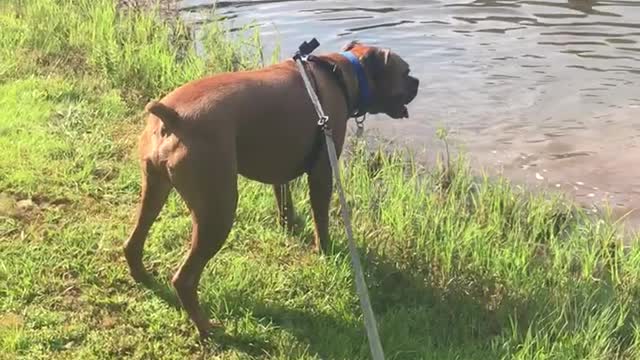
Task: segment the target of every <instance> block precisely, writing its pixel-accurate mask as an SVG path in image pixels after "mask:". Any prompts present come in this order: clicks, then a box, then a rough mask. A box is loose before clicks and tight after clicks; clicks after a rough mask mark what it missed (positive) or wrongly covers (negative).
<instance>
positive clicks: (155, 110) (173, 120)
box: [144, 100, 180, 130]
mask: <svg viewBox="0 0 640 360" xmlns="http://www.w3.org/2000/svg"><path fill="white" fill-rule="evenodd" d="M144 109H145V110H146V111H147V112H149V113H151V114H153V115H155V116H157V117H158V118H160V120H162V122H163V123H164V125H165V126H166V127H167V128H168V129H169V130H175V129H176V128H177V127H178V122H179V121H180V115H178V113H177V112H176V111H175V110H173V109H172V108H170V107H168V106H167V105H165V104H163V103H161V102H159V101H155V100H151V101H150V102H149V103H148V104H147V106H145V108H144Z"/></svg>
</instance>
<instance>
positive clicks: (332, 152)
mask: <svg viewBox="0 0 640 360" xmlns="http://www.w3.org/2000/svg"><path fill="white" fill-rule="evenodd" d="M311 44H312V45H313V46H315V47H317V45H319V43H318V42H317V40H316V39H315V38H314V39H313V40H312V41H311ZM313 46H312V47H313ZM315 47H313V49H315ZM308 48H309V44H307V42H306V41H305V42H304V43H303V44H302V45H301V46H300V50H298V52H297V53H296V55H295V56H294V57H293V59H294V60H295V62H296V64H297V65H298V70H299V72H300V75H301V76H302V79H303V80H304V85H305V88H306V89H307V93H308V94H309V97H310V98H311V102H312V103H313V106H314V108H315V110H316V113H317V115H318V126H320V127H321V129H322V132H323V133H324V136H325V140H326V141H325V143H326V145H327V152H328V155H329V162H330V164H331V172H332V173H333V177H334V179H335V182H336V190H337V192H338V197H339V199H340V209H341V211H340V212H341V214H342V220H343V222H344V227H345V232H346V235H347V240H348V244H349V253H350V255H351V266H352V267H353V271H354V276H355V282H356V293H357V294H358V299H359V300H360V307H361V309H362V313H363V316H364V325H365V329H366V331H367V338H368V340H369V350H370V351H371V357H372V358H373V360H384V352H383V350H382V343H381V342H380V336H379V335H378V326H377V324H376V318H375V315H374V313H373V309H372V308H371V302H370V300H369V291H368V290H367V284H366V282H365V280H364V272H363V271H362V264H361V263H360V257H359V255H358V248H357V247H356V242H355V240H354V239H353V229H352V227H351V217H350V210H349V205H348V204H347V198H346V196H345V193H344V189H343V188H342V180H341V178H340V164H339V162H338V155H337V151H336V145H335V143H334V142H333V135H332V131H331V128H330V127H329V124H328V122H329V117H328V116H327V115H325V113H324V110H323V109H322V105H321V104H320V100H319V99H318V95H317V94H316V92H315V90H314V89H313V87H312V86H311V81H310V80H309V78H308V75H307V73H306V70H305V68H304V65H303V61H306V55H308V54H309V53H310V52H311V51H313V49H311V50H310V51H309V50H308ZM304 50H307V52H306V53H305V51H304ZM356 124H358V127H359V128H364V117H363V119H362V121H360V122H358V120H357V119H356Z"/></svg>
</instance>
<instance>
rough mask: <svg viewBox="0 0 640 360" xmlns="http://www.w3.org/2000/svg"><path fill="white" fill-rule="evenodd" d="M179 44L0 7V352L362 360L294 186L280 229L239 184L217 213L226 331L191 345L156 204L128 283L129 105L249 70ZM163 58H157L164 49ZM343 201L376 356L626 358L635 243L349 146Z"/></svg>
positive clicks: (259, 197) (65, 11)
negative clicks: (227, 209)
mask: <svg viewBox="0 0 640 360" xmlns="http://www.w3.org/2000/svg"><path fill="white" fill-rule="evenodd" d="M218 26H219V24H212V27H211V29H210V32H209V34H208V37H207V39H206V41H205V44H206V45H207V46H208V51H207V56H206V57H204V58H199V57H196V56H195V54H194V52H193V50H192V47H191V40H190V39H189V36H188V31H186V29H184V28H183V27H181V26H178V25H175V24H174V25H168V24H165V23H163V22H161V21H159V19H158V18H156V17H155V16H153V15H149V14H148V13H144V12H128V13H127V15H122V14H118V13H117V12H116V11H115V6H114V5H113V3H112V2H110V1H107V0H96V1H89V0H76V1H70V0H68V1H65V0H63V1H53V0H44V1H40V0H38V1H35V0H22V1H18V0H8V1H4V2H2V3H0V42H1V43H2V44H3V46H2V47H0V109H1V111H0V149H1V150H0V151H1V153H0V192H2V195H0V357H6V358H7V359H13V358H16V357H18V358H25V359H26V358H28V359H34V358H62V359H65V358H69V359H91V358H96V359H104V358H163V359H164V358H167V359H171V358H175V359H184V358H224V359H249V358H279V359H314V358H318V359H319V358H322V359H357V358H363V359H364V358H367V356H368V350H367V343H366V339H365V337H364V330H363V328H362V320H361V313H360V310H359V307H358V301H357V298H356V297H355V295H354V291H353V284H352V280H351V273H350V267H349V260H348V256H347V252H346V244H345V240H344V236H343V231H342V228H341V223H340V222H339V217H338V207H337V204H334V207H333V210H332V228H331V230H332V234H333V244H332V252H331V254H329V255H328V256H326V257H319V256H317V255H314V254H312V253H311V252H310V242H311V239H312V226H311V216H310V213H309V209H308V202H307V196H306V185H305V183H304V180H301V181H299V182H297V183H295V184H294V201H295V202H296V205H297V208H298V209H299V210H300V212H301V216H302V217H303V218H304V220H305V226H304V228H303V229H301V230H300V232H299V233H296V234H286V233H284V232H283V231H281V230H280V229H279V227H278V226H277V225H276V221H275V219H276V216H275V204H274V199H273V196H272V194H271V190H270V187H268V186H265V185H261V184H257V183H253V182H248V181H244V180H242V181H241V182H240V186H241V191H240V194H241V195H240V196H241V198H240V205H239V209H238V220H237V222H236V224H235V227H234V230H233V232H232V234H231V235H230V237H229V239H228V241H227V243H226V246H225V248H224V249H223V250H222V251H221V252H220V254H219V255H218V256H216V258H215V260H213V261H212V262H211V263H210V265H209V267H208V268H207V270H206V271H205V273H204V275H203V279H202V281H201V287H200V289H201V299H202V300H203V302H204V303H205V304H206V308H207V309H208V310H209V311H210V313H211V315H212V317H214V318H216V319H218V320H220V321H222V322H224V323H225V325H226V330H225V332H224V333H223V334H222V333H221V334H219V335H218V336H217V337H216V339H215V341H214V342H213V343H207V344H200V343H199V342H198V341H197V337H196V333H195V331H194V329H193V328H192V325H191V324H190V322H189V321H188V319H187V317H186V316H185V315H184V314H183V313H182V312H180V311H179V310H176V309H175V307H174V306H173V304H175V297H173V295H172V294H173V291H172V289H171V288H170V286H169V284H170V283H169V279H170V277H171V275H172V273H173V271H174V269H175V268H176V266H177V265H178V263H179V262H180V261H181V259H182V256H183V255H184V253H185V250H186V246H187V238H188V235H189V232H190V220H189V218H188V214H187V212H186V209H185V207H184V205H183V203H182V202H181V201H180V200H179V198H178V197H177V196H175V194H174V195H172V197H171V199H170V201H169V203H168V204H167V206H166V207H165V209H164V210H163V212H162V214H161V219H160V221H158V222H157V223H156V225H155V227H154V229H153V231H152V234H151V236H150V239H149V240H148V242H147V244H148V245H147V248H146V255H145V258H146V264H147V266H148V267H149V269H150V270H151V271H152V272H153V273H154V274H155V275H156V277H157V279H158V282H159V284H158V286H157V287H156V288H155V289H153V290H149V289H145V288H143V287H141V286H138V285H136V284H134V283H133V282H132V280H131V279H130V277H129V275H128V273H127V268H126V265H125V263H124V259H123V256H122V253H121V244H122V242H123V241H124V239H125V238H126V236H127V233H128V231H129V227H130V224H131V222H132V216H133V213H134V210H135V206H136V203H137V199H138V193H139V191H140V188H139V173H138V168H137V165H136V159H135V157H134V148H135V143H136V140H137V136H138V133H139V131H140V129H141V127H142V126H143V119H142V116H141V110H142V108H143V106H144V104H145V103H146V100H147V99H149V98H151V97H157V96H158V95H160V94H163V93H165V92H166V91H167V90H169V89H171V88H173V87H175V86H177V85H179V84H181V83H183V82H185V81H187V80H189V79H193V78H196V77H199V76H202V75H203V74H205V73H211V72H216V71H222V70H234V69H241V68H249V67H254V66H257V65H258V64H259V63H260V60H259V59H260V55H259V54H258V51H256V45H257V44H258V41H257V40H255V38H253V37H252V36H253V35H252V34H247V35H246V36H247V38H251V39H254V40H249V41H248V42H246V43H242V44H241V43H239V42H231V41H229V40H228V38H227V35H226V34H225V32H224V31H223V30H222V28H221V27H218ZM170 44H171V45H170ZM350 151H351V152H352V154H351V156H350V160H349V161H348V163H345V166H344V169H345V182H346V183H345V185H346V190H347V192H348V194H349V197H350V200H351V201H352V203H353V210H354V227H355V232H356V235H357V238H358V240H359V241H360V243H361V252H362V254H364V255H363V259H364V260H365V265H366V270H367V281H368V284H369V286H370V288H371V298H372V302H373V306H374V310H375V312H376V314H377V316H378V321H379V325H380V335H381V337H382V339H383V343H384V348H385V351H386V353H387V356H388V358H389V359H605V358H606V359H615V358H621V359H635V358H639V357H640V327H639V325H640V323H639V319H640V317H639V316H640V314H639V303H638V302H639V299H640V296H639V295H640V248H639V247H638V246H635V245H634V246H633V247H631V248H629V249H627V250H624V249H623V248H622V246H621V244H620V239H619V236H620V235H619V233H618V232H617V230H616V229H615V228H614V226H613V224H612V223H611V222H609V221H606V220H599V221H595V220H590V219H588V218H586V217H585V216H584V215H583V214H582V213H581V212H580V211H579V210H577V209H575V208H574V207H572V206H571V205H567V202H565V201H564V200H563V199H561V198H557V197H553V196H551V197H549V196H547V197H542V196H539V195H531V194H527V193H524V192H523V191H521V190H520V189H519V188H517V187H514V186H511V185H510V184H509V183H508V182H506V181H504V180H498V181H489V180H487V179H483V180H481V181H479V182H478V181H474V178H473V177H472V176H471V174H470V172H469V168H468V166H467V164H466V163H465V162H464V160H463V159H461V160H457V161H454V163H453V165H452V168H451V169H450V171H449V172H448V173H447V175H443V172H442V171H440V170H438V169H424V168H422V167H420V166H418V165H417V164H415V163H413V162H411V161H407V160H406V159H407V157H406V156H404V155H406V154H403V153H400V152H399V153H397V154H391V155H381V154H380V153H377V154H371V153H369V152H366V151H364V150H363V148H362V147H361V146H359V145H358V144H353V145H352V146H351V149H350Z"/></svg>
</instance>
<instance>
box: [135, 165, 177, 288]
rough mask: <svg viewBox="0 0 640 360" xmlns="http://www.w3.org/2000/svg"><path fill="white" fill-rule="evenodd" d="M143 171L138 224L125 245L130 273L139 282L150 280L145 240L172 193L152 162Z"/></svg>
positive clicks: (169, 184)
mask: <svg viewBox="0 0 640 360" xmlns="http://www.w3.org/2000/svg"><path fill="white" fill-rule="evenodd" d="M142 170H143V174H142V196H141V200H140V205H139V207H138V214H137V219H136V224H135V227H134V229H133V231H132V232H131V234H130V235H129V239H128V240H127V241H126V242H125V243H124V255H125V258H126V259H127V263H128V264H129V271H130V272H131V276H132V277H133V278H134V280H136V281H138V282H145V281H147V280H148V275H147V272H146V271H145V269H144V265H143V263H142V252H143V249H144V243H145V239H146V238H147V234H148V233H149V229H150V228H151V225H152V224H153V222H154V221H155V220H156V218H157V217H158V214H159V213H160V210H162V206H163V205H164V203H165V202H166V201H167V196H168V195H169V192H170V191H171V183H170V182H169V179H168V178H166V177H165V176H163V174H160V173H159V172H158V171H157V170H156V169H154V168H153V167H152V165H151V163H150V162H148V161H143V163H142Z"/></svg>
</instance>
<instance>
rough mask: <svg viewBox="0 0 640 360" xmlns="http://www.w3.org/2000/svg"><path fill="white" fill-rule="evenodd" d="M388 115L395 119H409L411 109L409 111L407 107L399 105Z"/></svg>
mask: <svg viewBox="0 0 640 360" xmlns="http://www.w3.org/2000/svg"><path fill="white" fill-rule="evenodd" d="M387 114H388V115H389V116H391V117H392V118H393V119H402V118H408V117H409V109H407V106H406V105H398V106H394V107H393V108H392V109H391V110H390V111H389V112H387Z"/></svg>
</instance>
